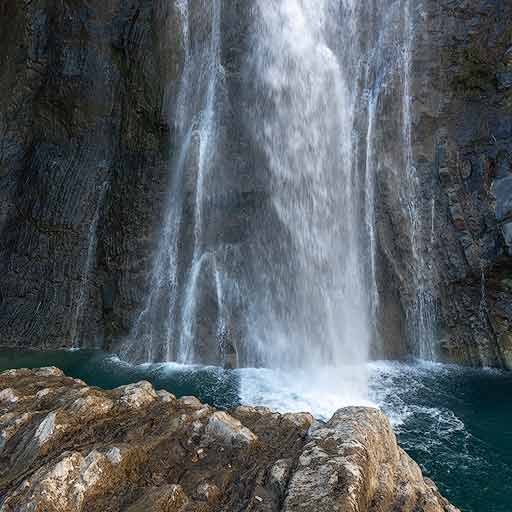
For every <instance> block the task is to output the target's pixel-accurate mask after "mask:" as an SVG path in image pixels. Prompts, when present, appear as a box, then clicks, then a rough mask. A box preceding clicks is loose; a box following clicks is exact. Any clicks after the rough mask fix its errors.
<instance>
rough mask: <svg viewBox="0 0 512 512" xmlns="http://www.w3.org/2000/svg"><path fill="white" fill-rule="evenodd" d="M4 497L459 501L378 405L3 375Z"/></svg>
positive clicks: (406, 507)
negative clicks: (404, 446) (405, 446)
mask: <svg viewBox="0 0 512 512" xmlns="http://www.w3.org/2000/svg"><path fill="white" fill-rule="evenodd" d="M0 389H1V390H2V391H1V392H0V469H1V471H0V475H1V476H0V510H1V511H2V512H11V511H12V512H14V511H16V512H24V511H27V512H28V511H31V512H40V511H41V512H42V511H45V512H57V511H58V512H75V511H76V512H78V511H84V512H85V511H89V512H92V511H96V510H97V511H100V510H101V511H105V510H109V511H112V512H114V511H118V510H119V511H120V510H124V511H130V512H137V511H141V512H142V511H144V512H147V511H153V512H192V511H195V512H208V511H229V512H236V511H246V510H252V511H259V512H264V511H266V512H272V511H275V512H278V511H283V512H285V511H286V512H299V511H308V512H312V511H316V510H322V511H324V512H329V511H333V512H334V511H340V510H343V511H346V512H362V511H367V512H391V511H394V510H400V511H401V512H408V511H410V512H412V511H414V512H457V510H458V509H456V508H455V507H453V506H452V505H450V504H449V503H448V502H447V501H446V500H445V499H444V498H442V497H441V496H440V495H439V492H438V491H437V488H436V487H435V485H434V484H433V483H432V482H431V481H429V480H426V479H423V477H422V474H421V471H420V469H419V467H418V466H417V465H416V464H415V463H414V462H413V461H412V460H411V459H410V458H409V457H408V456H407V455H406V454H405V452H403V451H402V450H401V449H400V448H399V447H398V446H397V444H396V439H395V436H394V434H393V433H392V431H391V427H390V425H389V422H388V420H387V419H386V418H385V416H384V415H383V414H382V413H381V412H379V411H377V410H376V409H364V408H348V409H341V410H340V411H338V412H337V413H336V414H335V415H334V416H333V418H332V419H331V420H330V421H329V422H327V423H314V420H313V418H312V417H311V416H310V415H308V414H284V415H280V414H277V413H272V412H271V411H270V410H268V409H264V408H250V407H239V408H237V409H235V410H234V411H232V412H231V415H229V414H227V413H225V412H221V411H216V410H215V409H213V408H211V407H209V406H206V405H203V404H201V403H200V402H199V401H198V400H197V399H195V398H193V397H184V398H181V399H180V400H176V398H175V397H174V396H173V395H171V394H170V393H167V392H165V391H159V392H155V390H154V389H153V388H152V387H151V385H150V384H149V383H147V382H141V383H139V384H132V385H129V386H124V387H121V388H118V389H115V390H113V391H108V392H107V391H101V390H99V389H95V388H90V387H88V386H86V385H85V384H84V383H83V382H81V381H79V380H74V379H71V378H67V377H65V376H64V375H63V374H62V372H61V371H60V370H58V369H56V368H42V369H38V370H9V371H7V372H4V373H3V374H1V375H0Z"/></svg>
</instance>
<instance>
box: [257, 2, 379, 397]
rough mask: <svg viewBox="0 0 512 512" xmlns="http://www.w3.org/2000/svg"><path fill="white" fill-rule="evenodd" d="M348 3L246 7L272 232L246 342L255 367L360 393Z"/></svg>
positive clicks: (361, 300)
mask: <svg viewBox="0 0 512 512" xmlns="http://www.w3.org/2000/svg"><path fill="white" fill-rule="evenodd" d="M356 4H357V3H356V2H348V1H346V2H341V3H340V2H335V1H330V0H282V1H273V0H257V1H256V2H255V6H254V15H253V23H254V26H253V28H252V31H253V41H252V52H251V58H250V63H249V66H248V70H247V74H248V75H249V76H250V78H251V80H254V81H255V85H254V92H253V94H254V98H253V102H252V112H251V116H250V119H251V122H252V124H253V126H252V128H253V133H254V140H255V144H256V145H258V146H259V147H261V148H262V153H263V155H264V159H265V164H266V167H267V172H268V181H269V191H268V193H269V195H270V198H271V208H272V209H273V210H274V211H275V218H276V221H275V225H273V226H271V227H269V226H268V225H263V226H262V230H263V231H265V230H266V231H267V232H270V235H269V236H268V237H267V238H266V239H265V240H263V241H262V243H261V244H258V247H257V248H256V249H255V251H256V254H257V256H255V260H257V261H259V262H260V264H259V266H258V271H257V272H258V274H260V275H261V276H263V277H262V278H261V281H260V283H261V284H260V288H259V290H257V292H256V293H257V294H258V295H259V297H258V300H256V301H255V303H254V304H253V307H252V311H251V313H250V315H251V322H250V337H251V343H252V345H253V346H254V347H255V350H254V353H253V358H254V360H255V361H257V362H258V363H259V364H263V365H265V366H269V367H291V368H297V367H298V368H322V367H338V368H339V369H340V370H339V372H338V377H337V378H338V379H341V378H343V375H344V374H348V373H351V378H353V379H354V381H355V382H356V387H357V384H359V385H360V388H361V391H362V392H364V386H365V375H364V370H362V367H361V366H362V365H363V363H365V362H366V360H367V357H368V348H369V343H370V339H371V325H372V321H371V318H370V297H369V295H370V293H371V292H370V290H369V289H368V286H367V279H366V277H365V275H364V274H365V270H366V259H367V258H366V255H365V253H364V244H363V242H362V238H365V237H366V236H367V233H363V232H364V230H365V227H366V222H365V221H368V222H370V223H372V221H371V218H372V216H371V214H369V216H366V215H365V213H364V212H362V211H361V208H360V204H361V201H362V200H363V201H364V196H365V193H364V190H363V184H364V179H363V180H361V176H360V173H359V172H358V169H357V165H356V163H357V162H356V158H355V153H356V134H355V133H354V129H355V115H356V108H357V99H358V95H357V84H358V79H357V75H358V73H360V70H359V67H358V57H359V55H358V48H357V43H356V41H357V39H358V37H357V36H358V34H357V32H358V29H359V26H358V23H357V12H356ZM351 368H352V369H353V368H358V370H356V371H353V372H351ZM333 385H334V384H333Z"/></svg>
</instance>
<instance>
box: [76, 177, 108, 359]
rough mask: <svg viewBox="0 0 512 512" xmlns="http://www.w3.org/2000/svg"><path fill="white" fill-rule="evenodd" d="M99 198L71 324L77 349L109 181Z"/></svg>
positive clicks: (101, 187)
mask: <svg viewBox="0 0 512 512" xmlns="http://www.w3.org/2000/svg"><path fill="white" fill-rule="evenodd" d="M97 190H98V193H97V194H98V198H97V200H96V209H95V211H94V216H93V218H92V222H91V224H90V226H89V233H88V237H87V255H86V258H85V265H84V268H83V271H82V277H81V279H80V287H79V289H78V297H77V299H76V308H75V314H74V316H73V323H72V326H71V340H72V347H73V348H74V349H77V348H79V347H80V336H79V335H80V329H81V326H82V322H83V319H84V313H85V309H86V306H87V303H88V298H89V291H90V288H91V273H92V270H93V268H94V262H95V261H94V260H95V259H96V249H97V245H98V233H97V231H98V223H99V221H100V213H101V209H102V208H103V204H104V202H105V197H106V195H107V191H108V182H106V181H105V182H104V183H102V184H101V185H100V186H99V187H98V189H97Z"/></svg>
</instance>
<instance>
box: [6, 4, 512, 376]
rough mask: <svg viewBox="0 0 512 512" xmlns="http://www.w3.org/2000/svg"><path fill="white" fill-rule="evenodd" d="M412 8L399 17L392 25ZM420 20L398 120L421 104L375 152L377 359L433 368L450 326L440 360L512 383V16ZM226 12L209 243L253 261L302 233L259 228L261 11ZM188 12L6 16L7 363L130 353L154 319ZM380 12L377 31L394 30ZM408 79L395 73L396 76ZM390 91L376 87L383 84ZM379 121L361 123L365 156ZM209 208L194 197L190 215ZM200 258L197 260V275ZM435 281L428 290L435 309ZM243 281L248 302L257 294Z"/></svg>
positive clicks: (165, 8) (195, 16) (489, 9)
mask: <svg viewBox="0 0 512 512" xmlns="http://www.w3.org/2000/svg"><path fill="white" fill-rule="evenodd" d="M403 3H404V2H398V1H392V0H389V9H387V11H389V13H390V16H391V17H392V18H393V16H394V14H393V12H394V10H396V9H398V8H399V7H400V6H402V4H403ZM413 3H414V5H412V4H411V7H410V13H409V16H410V22H411V27H412V36H411V44H410V73H409V74H410V76H409V77H408V78H407V79H408V80H409V82H410V83H409V85H408V86H409V90H410V94H411V98H412V102H411V106H410V112H408V111H407V108H406V107H404V105H402V106H401V107H398V110H397V106H396V94H395V92H396V91H397V90H398V89H399V88H401V87H402V84H400V83H399V82H400V79H401V78H400V77H399V76H398V74H396V77H395V78H392V79H391V80H390V83H389V84H387V85H386V87H384V88H383V92H382V98H381V99H379V101H378V103H377V107H376V112H375V115H376V118H375V119H377V120H378V123H377V125H376V127H374V128H373V129H374V133H371V135H372V136H374V137H375V149H374V150H375V154H374V155H373V156H374V157H375V159H377V158H378V161H379V162H380V165H379V168H378V169H375V170H376V176H377V177H376V181H377V183H376V218H377V226H376V228H377V229H376V231H377V238H378V244H377V260H378V262H379V264H378V267H379V271H378V273H377V285H378V288H379V292H380V311H379V314H380V321H379V322H378V323H379V328H380V329H379V331H380V332H379V334H380V338H381V341H382V342H381V344H380V345H379V346H378V347H376V348H375V350H374V352H375V355H377V356H388V357H401V356H404V355H406V354H408V353H411V352H414V351H415V350H416V349H415V345H417V343H418V340H417V339H416V338H418V334H421V335H422V336H423V334H425V332H426V331H428V328H429V327H433V326H434V325H435V326H436V329H435V331H434V329H431V330H432V331H434V332H432V333H431V336H432V338H433V339H441V343H440V344H437V347H436V349H435V352H437V354H436V356H437V357H439V358H440V359H442V360H446V361H456V362H462V363H466V364H472V365H481V364H486V365H491V366H505V367H512V355H511V351H512V339H511V337H510V336H511V334H510V333H511V332H512V331H511V329H512V327H511V326H512V306H511V304H512V276H510V272H509V268H510V267H509V265H510V255H509V251H510V248H509V245H510V244H511V243H512V234H511V229H512V228H510V224H509V222H510V207H511V206H510V190H511V188H512V185H511V183H512V181H511V180H512V177H511V174H510V173H511V165H512V163H511V162H512V160H511V158H512V157H511V155H512V143H511V140H512V137H511V135H512V134H511V131H512V107H511V105H512V79H511V73H512V53H511V52H512V49H511V48H512V39H511V37H512V36H511V33H510V28H509V25H510V23H509V22H510V20H511V19H512V6H511V5H510V3H509V2H507V1H505V0H472V1H463V0H460V1H455V2H453V1H448V0H446V1H438V0H423V1H422V2H419V3H418V2H413ZM227 4H228V3H227V2H225V3H223V4H222V19H221V22H220V24H221V30H220V32H221V39H222V41H221V56H220V59H221V61H222V68H223V73H224V74H223V77H222V79H223V80H224V90H223V96H222V98H219V101H220V102H222V104H223V108H222V109H221V111H222V112H221V115H219V126H220V129H219V137H220V139H221V141H222V147H223V150H222V152H220V153H219V156H218V159H219V162H218V163H217V167H218V168H219V169H220V170H221V171H220V174H219V175H218V176H217V177H218V179H219V182H218V183H212V184H209V185H210V186H212V187H214V188H215V190H216V191H215V194H212V195H215V201H211V202H210V203H209V206H208V211H207V216H208V219H209V220H210V221H211V222H210V223H209V228H208V229H207V230H206V231H205V238H206V245H207V246H215V245H218V244H225V245H226V246H228V245H229V246H230V247H236V248H237V250H238V248H240V247H242V246H243V243H241V242H243V241H244V240H246V239H251V238H252V239H257V240H259V242H257V243H260V242H261V243H264V242H266V241H267V239H266V238H265V236H272V237H276V236H286V233H284V232H271V233H267V234H266V235H262V236H261V237H260V238H257V237H256V234H257V233H258V230H259V228H260V227H261V224H262V223H265V222H267V221H268V219H267V218H262V216H261V215H260V214H261V212H262V210H264V209H265V208H264V206H265V202H266V201H267V200H268V197H267V195H266V192H265V184H264V183H262V182H263V181H264V180H265V176H264V175H263V174H262V172H259V171H260V168H263V167H264V166H263V165H260V164H261V162H262V159H263V156H262V155H261V154H259V152H258V150H257V148H256V149H255V148H253V147H251V145H250V137H251V135H250V134H249V133H248V127H247V119H245V118H244V116H243V114H241V112H245V111H246V110H247V109H246V107H247V105H246V104H245V103H244V102H246V101H247V97H248V95H247V91H245V90H244V88H247V87H246V86H247V82H244V78H243V77H242V75H243V73H242V70H244V62H245V60H246V56H247V51H248V50H247V49H248V46H249V44H250V41H248V40H247V39H248V36H247V33H248V24H249V18H250V13H249V12H248V7H247V2H243V1H241V0H240V1H232V2H229V5H227ZM180 5H181V4H180V3H179V2H172V1H165V0H156V1H155V0H154V1H150V0H109V1H103V0H102V1H100V0H92V1H89V2H84V1H80V0H74V1H71V0H64V1H63V2H55V1H51V0H37V1H32V2H24V1H21V0H16V1H12V2H7V3H5V5H2V6H1V7H0V48H1V51H0V65H1V66H0V92H1V94H0V113H1V115H0V343H2V344H9V345H18V346H35V347H41V348H54V347H63V346H67V347H69V346H72V345H77V346H78V345H87V346H99V347H104V348H107V349H110V348H111V347H114V348H116V347H117V345H116V342H117V341H119V340H122V339H123V338H124V337H125V336H127V335H128V333H129V332H130V329H131V328H132V326H133V324H134V319H135V317H136V315H137V314H138V313H139V312H140V311H141V308H143V307H144V298H145V297H146V296H147V292H148V288H149V287H150V286H151V280H150V271H151V266H152V262H153V255H154V253H155V250H156V248H157V246H158V239H159V236H160V228H161V226H162V223H163V222H164V217H165V213H166V210H167V208H168V204H167V191H168V190H169V186H170V180H171V179H172V172H170V162H171V161H172V160H173V159H175V158H176V155H177V153H178V152H179V147H178V145H177V144H176V140H177V139H176V134H175V123H174V119H175V118H176V109H177V102H178V96H179V87H180V79H181V77H182V74H183V69H184V66H185V49H184V48H183V31H184V30H185V28H184V27H183V26H182V21H180V20H182V18H181V17H180V12H179V10H180ZM194 5H195V7H194V8H192V9H191V12H190V20H191V21H190V27H191V28H190V27H189V28H190V30H191V31H192V36H191V39H192V40H193V41H195V42H196V44H201V41H203V40H204V39H205V38H207V37H208V33H209V25H208V22H209V19H210V18H211V16H212V13H211V12H210V7H209V6H210V5H211V2H210V3H208V2H206V3H204V2H197V3H196V4H194ZM372 5H373V4H368V12H369V13H370V12H374V11H375V12H377V11H376V10H375V9H373V11H372V10H371V9H372ZM374 17H375V16H374ZM367 18H368V24H369V27H371V28H372V29H371V30H369V33H372V34H375V36H372V37H377V36H378V38H379V41H378V42H379V44H380V45H384V46H386V45H389V47H390V48H392V47H393V44H395V43H394V39H393V37H392V33H391V32H390V33H389V34H386V33H381V32H379V31H378V30H376V28H377V25H378V23H379V22H380V21H379V20H378V19H373V18H372V16H371V15H370V14H368V16H367ZM402 18H403V17H402ZM402 18H401V17H400V16H396V20H401V21H400V23H398V21H396V20H395V24H394V25H392V26H391V27H390V28H389V30H398V31H399V30H404V29H407V26H408V25H407V23H408V22H409V20H408V19H402ZM393 19H395V18H393ZM395 25H396V26H395ZM404 27H405V28H404ZM374 29H375V30H374ZM187 30H188V28H187ZM393 51H394V50H393ZM386 55H387V54H386V52H384V53H383V56H384V57H386ZM390 55H394V54H393V53H392V52H391V53H390ZM394 58H395V57H393V59H394ZM393 59H389V58H384V59H383V63H382V67H383V68H384V67H385V65H387V63H388V62H389V60H393ZM246 74H247V73H246ZM373 78H375V80H374V81H375V82H377V81H378V78H379V75H378V73H377V74H376V76H375V77H373ZM245 79H246V80H247V77H245ZM402 79H403V77H402ZM249 88H250V87H249ZM400 108H402V109H403V110H404V111H403V112H400V111H399V110H400ZM369 110H370V108H369V107H364V108H362V112H361V119H360V125H361V126H360V128H361V133H360V135H361V137H362V138H364V136H365V135H367V134H366V132H365V130H369V126H370V125H369V124H368V118H369V117H368V116H369ZM406 111H407V112H406ZM406 114H407V115H410V117H411V136H412V151H411V155H410V158H411V161H412V162H413V164H414V168H415V176H416V177H415V178H414V179H415V180H416V182H415V184H414V187H416V188H417V190H416V191H415V193H417V196H418V197H419V198H420V200H419V201H418V204H417V205H416V207H417V215H416V220H417V222H416V223H415V224H414V230H415V231H414V234H413V235H411V232H412V231H411V221H410V219H407V214H406V213H404V212H405V211H406V209H407V207H408V205H409V203H408V199H407V194H408V192H407V190H405V188H404V181H405V175H404V172H405V171H404V169H405V167H406V166H405V160H406V159H407V158H408V157H407V155H405V156H404V151H403V148H402V147H401V144H402V142H400V147H399V144H398V143H397V142H396V139H395V135H396V133H397V130H398V131H399V130H400V127H399V125H400V122H401V119H402V118H403V117H404V116H405V115H406ZM367 150H368V148H367ZM360 156H361V161H364V160H365V158H368V155H365V154H362V153H361V155H360ZM370 156H372V155H370ZM189 179H190V180H191V181H192V180H193V176H191V177H190V178H189ZM216 179H217V178H216ZM226 183H227V184H229V186H225V184H226ZM404 198H405V199H404ZM193 200H194V199H193V186H191V188H190V190H188V192H187V197H186V198H185V205H184V211H185V215H190V211H189V210H190V208H191V205H192V203H193ZM262 206H263V208H262ZM263 217H264V216H263ZM185 226H186V227H185V231H187V233H185V236H184V240H189V241H190V239H191V238H192V237H193V233H192V224H191V223H188V224H187V223H185ZM189 245H190V243H186V242H185V243H184V244H183V247H182V251H183V253H184V254H185V257H187V253H188V252H190V250H191V249H190V247H189ZM244 250H245V249H243V247H242V249H240V250H239V254H238V256H236V257H238V258H239V259H240V261H241V262H247V261H248V260H249V258H248V257H247V254H246V252H244ZM418 250H420V252H421V254H422V256H421V258H419V257H418ZM233 254H234V251H232V252H229V251H226V253H225V255H224V256H225V258H226V259H227V260H229V259H230V258H233ZM420 260H421V261H420ZM211 272H212V271H211ZM211 272H209V273H211ZM418 275H421V276H423V280H424V281H423V283H422V285H424V284H425V283H426V284H427V286H426V289H425V290H424V291H423V292H422V297H421V300H418V280H417V278H416V277H415V276H418ZM210 277H211V276H210ZM229 278H230V279H231V280H232V281H233V282H236V281H237V279H239V278H240V275H238V274H236V273H234V274H233V275H230V276H229ZM210 281H212V279H210V278H209V277H208V276H206V277H205V283H204V286H203V284H202V283H199V284H200V286H202V287H203V288H204V294H203V295H204V296H203V297H202V298H201V299H200V300H199V301H198V304H199V305H200V307H201V310H202V311H203V314H202V315H201V320H200V324H201V325H200V326H199V327H198V329H199V331H198V332H199V335H200V337H201V339H202V340H203V344H204V347H202V348H201V351H202V352H203V356H204V357H203V359H204V360H205V361H207V362H218V361H217V354H216V353H214V352H215V350H216V349H215V350H214V349H212V346H211V344H210V343H209V340H210V339H211V338H212V336H213V335H214V333H213V331H212V329H215V316H216V315H217V310H218V309H219V307H220V305H219V303H218V298H216V297H215V290H213V289H212V285H211V283H210ZM251 284H252V285H253V286H256V284H257V285H265V283H263V282H262V283H260V282H259V281H258V283H251ZM237 300H239V301H240V304H239V309H238V310H237V307H238V306H237V307H235V308H234V310H233V312H232V318H231V319H230V325H229V326H228V328H227V330H228V332H229V333H230V334H231V335H232V337H233V338H234V339H235V340H236V338H237V337H238V336H240V335H243V333H242V332H238V331H243V319H242V318H241V317H242V316H243V314H239V313H240V312H242V313H243V311H242V310H243V307H244V303H243V297H242V298H237ZM425 310H428V316H430V317H432V318H429V319H428V321H427V322H424V323H425V324H426V325H423V326H421V325H420V327H421V328H412V329H411V328H410V327H411V325H412V324H414V321H413V320H412V318H413V317H415V316H418V313H419V312H420V313H421V312H424V311H425ZM420 316H421V315H420ZM420 323H421V322H420ZM408 325H409V332H408V328H407V326H408ZM212 326H214V327H212ZM407 335H408V336H409V341H410V343H409V346H406V345H405V343H404V341H403V340H404V339H406V337H407ZM231 348H232V347H231ZM231 348H230V347H228V352H229V351H230V350H231ZM231 356H233V354H228V358H229V357H231Z"/></svg>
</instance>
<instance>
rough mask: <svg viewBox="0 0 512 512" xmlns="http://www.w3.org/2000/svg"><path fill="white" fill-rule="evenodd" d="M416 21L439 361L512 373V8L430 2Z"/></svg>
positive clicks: (417, 108) (418, 126)
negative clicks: (510, 370)
mask: <svg viewBox="0 0 512 512" xmlns="http://www.w3.org/2000/svg"><path fill="white" fill-rule="evenodd" d="M416 16H417V23H418V26H419V27H424V29H421V28H420V29H419V30H418V31H417V37H418V40H417V43H416V49H415V53H414V60H413V69H414V87H413V94H414V102H413V105H414V116H415V118H414V127H415V129H414V131H413V133H414V141H413V143H414V157H415V161H416V165H417V168H418V169H419V173H420V176H421V180H422V183H424V185H423V190H425V194H426V196H427V197H426V200H427V208H426V209H425V212H426V215H427V217H428V210H429V208H428V202H430V204H431V212H432V213H431V215H430V219H428V218H427V219H426V220H425V222H424V225H425V226H426V230H425V232H424V233H423V236H424V237H425V238H428V237H432V240H433V244H432V246H431V251H432V253H431V256H430V260H431V268H432V275H433V279H434V282H435V283H436V287H437V290H438V292H437V293H438V295H437V318H438V321H439V331H438V332H437V336H438V337H439V339H440V340H441V342H440V346H439V348H438V354H439V356H440V357H441V358H442V359H443V360H447V361H455V362H463V363H466V364H471V365H486V366H498V367H500V366H505V367H508V368H512V359H511V355H512V338H511V328H512V316H511V315H512V310H511V305H512V288H511V283H510V277H511V270H512V266H511V263H512V260H511V259H510V256H511V255H512V252H511V243H512V238H511V231H510V230H511V226H512V224H510V221H511V217H510V213H511V202H510V201H511V197H512V196H511V191H512V189H511V187H510V185H511V183H512V181H511V180H512V110H511V108H510V107H511V101H512V81H511V77H512V74H511V73H512V60H511V52H512V32H511V29H510V21H511V20H512V4H510V2H506V1H501V0H496V1H479V0H475V1H471V2H462V1H460V2H445V1H441V2H429V3H426V4H425V5H424V7H423V8H422V9H418V11H417V13H416ZM429 180H430V183H432V185H433V186H432V187H431V190H432V193H431V194H430V195H429V193H428V190H429V187H428V184H429Z"/></svg>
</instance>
